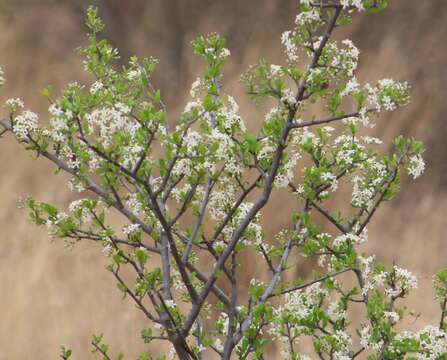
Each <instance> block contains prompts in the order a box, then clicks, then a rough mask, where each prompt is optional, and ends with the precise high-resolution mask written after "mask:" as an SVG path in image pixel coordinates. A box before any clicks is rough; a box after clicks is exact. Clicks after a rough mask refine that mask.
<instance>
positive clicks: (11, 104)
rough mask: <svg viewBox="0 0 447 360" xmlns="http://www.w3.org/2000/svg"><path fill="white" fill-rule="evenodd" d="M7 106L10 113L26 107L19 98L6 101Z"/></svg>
mask: <svg viewBox="0 0 447 360" xmlns="http://www.w3.org/2000/svg"><path fill="white" fill-rule="evenodd" d="M5 106H6V108H7V109H8V110H9V111H10V112H15V111H17V110H18V109H23V108H24V106H25V105H24V104H23V101H22V100H21V99H19V98H17V99H8V100H6V102H5Z"/></svg>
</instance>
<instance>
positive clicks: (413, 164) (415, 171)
mask: <svg viewBox="0 0 447 360" xmlns="http://www.w3.org/2000/svg"><path fill="white" fill-rule="evenodd" d="M407 170H408V174H410V175H411V176H412V177H413V179H417V178H418V177H419V176H421V175H422V173H423V172H424V170H425V162H424V159H423V158H422V156H421V155H413V156H412V157H410V160H409V164H408V168H407Z"/></svg>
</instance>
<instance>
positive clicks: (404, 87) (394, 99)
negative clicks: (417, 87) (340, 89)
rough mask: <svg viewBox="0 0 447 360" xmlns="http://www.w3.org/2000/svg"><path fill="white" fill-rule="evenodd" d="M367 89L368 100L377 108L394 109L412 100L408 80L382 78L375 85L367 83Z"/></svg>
mask: <svg viewBox="0 0 447 360" xmlns="http://www.w3.org/2000/svg"><path fill="white" fill-rule="evenodd" d="M365 90H366V91H367V93H368V101H369V102H370V103H371V104H372V105H373V106H374V107H375V108H376V109H377V110H382V109H384V110H385V111H394V110H396V109H397V108H398V107H399V106H403V105H406V104H408V102H409V101H410V97H409V94H408V91H409V85H408V83H407V82H403V83H401V82H398V81H395V80H393V79H382V80H379V82H378V84H377V86H375V87H373V86H371V85H370V84H366V85H365Z"/></svg>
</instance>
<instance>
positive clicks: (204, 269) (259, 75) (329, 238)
mask: <svg viewBox="0 0 447 360" xmlns="http://www.w3.org/2000/svg"><path fill="white" fill-rule="evenodd" d="M385 7H386V1H385V0H301V1H300V4H299V10H300V11H299V14H298V16H297V17H296V19H295V22H294V25H293V28H292V29H290V30H287V31H285V32H284V33H283V34H282V36H281V39H280V40H281V43H282V44H283V45H284V51H285V60H284V63H283V64H281V65H278V64H270V63H268V61H267V60H261V61H260V62H259V63H258V64H257V65H254V66H252V67H251V68H250V69H249V70H248V71H247V73H246V74H244V75H243V77H242V81H243V83H244V84H245V85H246V87H247V92H248V94H249V95H250V96H251V97H253V98H254V99H265V98H267V99H273V100H274V101H275V106H273V108H272V109H271V110H270V111H268V113H267V114H266V115H265V117H264V119H263V120H262V124H261V127H260V130H259V131H258V132H256V133H253V132H250V131H249V130H247V127H246V126H245V121H244V119H243V118H242V117H241V115H240V113H239V106H238V104H237V101H236V99H234V98H233V97H232V96H231V95H229V94H226V93H225V92H224V83H223V75H222V69H223V66H224V64H225V63H226V61H227V60H228V58H229V56H230V51H229V50H228V49H226V48H225V41H224V39H223V38H222V37H220V36H219V35H216V34H210V35H208V36H204V37H200V38H198V39H197V40H196V41H194V43H193V47H194V52H195V53H196V54H197V55H199V56H200V57H202V58H203V59H204V60H205V62H206V64H207V68H206V70H205V72H204V74H202V75H201V76H199V77H198V78H197V80H196V81H194V83H193V84H192V87H191V91H190V95H191V101H190V102H188V103H187V104H186V105H185V107H184V110H183V112H182V113H181V115H180V118H179V119H168V118H167V109H166V107H165V104H164V103H163V101H162V99H161V94H160V91H158V90H156V89H155V87H154V86H153V84H152V82H151V75H152V73H153V71H154V70H155V67H156V65H157V61H156V60H155V59H153V58H149V59H142V60H140V59H138V58H136V57H133V58H131V59H130V61H129V63H128V65H127V66H126V67H124V68H120V67H117V66H115V61H116V60H117V59H118V57H119V54H118V51H117V49H115V48H114V47H113V46H112V45H110V43H109V42H107V41H106V40H103V39H99V34H100V33H101V31H102V30H103V27H104V25H103V23H102V21H101V19H100V18H99V17H98V15H97V9H95V8H93V7H92V8H89V10H88V12H87V25H88V27H89V29H90V33H89V35H88V44H87V46H85V47H83V48H81V49H80V53H81V54H82V55H83V56H84V67H85V70H86V71H88V72H90V73H92V74H93V75H94V76H95V79H96V80H95V81H94V82H93V83H92V84H91V85H88V86H86V85H82V84H79V83H76V82H75V83H71V84H69V85H68V86H67V88H66V89H65V90H64V91H62V93H61V94H60V96H59V97H54V96H52V95H51V94H50V91H49V90H47V91H46V95H47V97H48V99H49V101H50V105H49V121H48V122H45V123H47V124H48V125H47V126H44V125H42V124H40V123H39V117H38V116H37V115H36V114H35V113H33V112H31V111H29V110H25V109H24V104H23V103H22V101H21V100H20V99H10V100H8V101H7V102H6V104H5V108H6V111H7V113H8V114H7V116H5V118H4V119H3V118H2V119H1V120H0V125H1V126H2V128H3V131H2V134H3V133H5V132H10V133H12V134H13V135H14V136H15V137H16V139H17V141H18V142H20V143H22V144H24V145H25V146H26V147H27V149H28V150H30V151H32V152H34V153H37V154H39V155H40V157H41V158H42V157H43V158H46V159H48V160H49V161H51V162H53V163H54V164H55V165H56V166H57V168H58V169H59V170H61V171H64V172H66V173H68V174H69V175H70V180H69V186H70V188H71V189H72V190H74V191H76V192H79V193H80V194H79V195H80V197H79V199H78V200H76V201H74V202H72V203H71V204H70V205H69V207H68V209H67V210H65V211H63V210H59V209H57V208H56V207H55V206H53V205H51V204H47V203H43V202H38V201H36V200H34V199H33V198H27V199H26V200H24V205H25V206H26V207H27V208H28V209H29V211H30V217H31V219H32V220H33V221H34V222H35V223H36V224H37V225H45V226H46V227H47V228H48V230H49V233H50V235H51V236H53V237H57V238H64V239H66V241H67V244H68V245H69V246H74V245H75V244H76V243H77V242H79V241H85V240H89V241H94V242H97V243H98V244H100V245H101V246H102V247H103V254H104V255H103V256H106V257H107V258H108V259H109V265H108V266H107V270H108V271H110V273H111V274H112V275H113V276H114V278H115V279H116V281H117V285H118V289H119V290H120V291H121V292H122V293H123V295H124V296H128V297H130V298H131V299H132V301H134V302H135V304H136V306H137V307H138V308H139V309H140V310H141V311H142V313H143V314H144V316H145V317H146V318H147V320H148V321H149V322H150V325H148V327H147V328H145V329H143V330H142V332H141V336H142V340H143V341H144V342H145V343H152V342H158V341H164V342H168V343H170V344H171V346H172V351H171V352H170V354H169V356H171V357H177V358H180V359H209V358H222V359H230V358H239V359H248V358H252V359H266V358H267V355H268V354H272V351H273V349H275V348H276V349H279V351H280V353H281V355H280V356H281V358H284V359H295V360H297V359H310V358H317V357H318V358H320V359H340V360H341V359H343V360H345V359H354V358H357V357H364V356H368V359H403V358H407V357H408V358H415V359H440V358H443V356H445V354H446V353H447V343H446V333H445V331H446V325H445V322H444V318H445V316H446V315H447V312H446V302H447V301H446V299H447V290H446V284H447V275H446V272H445V271H441V272H439V273H438V274H437V275H436V277H435V287H436V292H437V297H438V300H439V302H440V304H441V310H442V314H441V322H440V325H439V326H436V327H435V326H428V327H425V328H423V329H420V330H419V331H417V332H408V331H401V330H398V328H396V325H399V324H400V323H401V321H402V320H403V319H404V318H406V317H407V316H409V314H410V313H409V312H408V310H406V308H405V307H404V306H402V304H401V301H402V299H403V298H405V297H406V296H407V295H408V294H409V293H410V292H411V291H412V290H413V289H415V288H416V287H417V279H416V278H415V276H414V275H412V274H411V273H410V272H408V271H407V270H405V269H402V268H400V267H398V266H397V265H394V266H391V267H390V266H386V265H384V264H380V263H379V262H377V261H376V260H375V258H374V256H373V255H369V254H366V253H364V252H363V251H362V244H364V243H365V242H366V241H367V238H368V236H367V225H368V224H369V222H370V221H371V219H372V217H373V215H374V214H375V212H376V211H377V209H378V207H379V205H380V204H381V203H382V202H383V201H389V200H391V199H392V198H393V197H394V196H395V194H396V193H397V191H398V190H399V187H400V182H401V178H402V176H404V175H405V172H408V174H409V175H410V176H411V177H413V178H417V177H419V176H420V175H421V174H422V172H423V170H424V168H425V164H424V160H423V158H422V155H421V154H422V152H423V146H422V144H421V142H419V141H417V140H414V139H405V138H403V137H402V136H399V137H397V138H396V139H395V140H394V151H393V152H392V153H389V154H385V153H383V152H381V151H379V150H380V148H379V147H378V145H380V144H381V140H380V139H377V138H374V137H371V136H368V135H367V133H368V131H370V129H371V128H372V127H373V126H374V124H375V122H376V121H377V120H376V119H377V118H378V115H379V114H381V113H382V112H390V111H395V110H397V109H398V108H400V107H401V106H405V105H407V104H408V103H409V94H408V92H409V86H408V84H407V83H406V82H398V81H394V80H391V79H383V80H379V81H378V82H377V83H365V84H361V83H360V82H359V81H358V80H357V77H356V70H357V63H358V59H359V56H360V51H359V50H358V48H357V47H356V46H355V45H354V44H353V42H352V41H351V40H349V39H345V40H342V41H335V40H333V39H332V35H333V32H334V31H335V30H336V28H338V27H339V26H343V25H346V24H348V23H349V22H350V17H351V16H352V15H353V14H355V13H356V12H359V11H362V12H378V11H380V10H382V9H384V8H385ZM365 26H366V25H365ZM4 82H5V80H4V75H3V72H2V71H1V70H0V86H1V85H3V83H4ZM316 102H317V103H318V104H321V110H323V111H324V112H325V116H322V117H315V116H313V117H309V116H306V115H305V114H308V113H309V112H308V110H309V108H310V104H313V103H316ZM403 170H404V171H403ZM340 189H344V190H346V189H348V190H349V192H350V196H349V197H348V198H347V199H346V203H347V204H346V205H348V207H350V211H347V212H346V213H343V212H341V211H340V209H341V208H342V207H340V208H338V209H330V207H331V205H330V204H331V203H330V202H329V200H330V199H331V198H332V197H333V196H334V194H335V193H337V192H338V191H340ZM274 191H275V192H276V191H279V192H287V193H289V194H291V196H292V198H293V201H294V205H295V211H294V212H293V213H292V214H290V223H289V225H288V226H286V227H284V228H283V229H281V230H280V231H279V232H278V233H277V234H276V236H274V237H273V238H271V239H270V238H268V236H267V235H266V234H265V232H264V225H265V224H266V221H272V220H271V219H267V220H266V219H264V218H263V216H262V213H261V210H262V209H263V207H264V206H265V205H266V204H267V203H268V201H269V200H270V198H271V195H272V193H273V192H274ZM84 193H85V194H84ZM87 193H88V194H90V195H89V196H86V194H87ZM343 208H344V209H345V208H346V206H345V207H343ZM112 211H114V212H118V213H119V214H121V216H122V217H123V219H125V221H126V224H125V225H124V226H123V227H121V228H116V226H114V224H113V223H112V222H111V221H110V220H109V213H110V212H112ZM316 215H318V216H319V219H320V220H318V218H317V217H316ZM321 218H323V219H324V220H325V221H327V222H328V223H329V224H330V226H332V228H331V229H330V230H326V231H327V232H323V231H322V224H321ZM325 229H328V228H327V227H326V228H325ZM384 236H386V234H384ZM242 252H243V253H244V254H247V253H248V254H250V256H252V257H253V259H257V260H259V262H260V263H263V264H264V265H265V268H266V270H267V272H268V274H269V276H268V278H267V280H266V277H265V276H263V277H262V279H261V276H260V274H258V273H253V274H251V277H252V279H251V281H249V283H247V284H240V276H239V275H240V271H241V269H240V267H239V261H240V258H241V253H242ZM292 254H293V255H292ZM296 256H304V257H312V258H315V259H317V260H318V264H319V267H320V269H319V271H318V273H316V274H315V277H314V278H313V279H306V280H304V279H299V278H296V277H294V276H293V274H296V272H295V271H294V264H296V260H293V261H291V259H292V258H294V259H296ZM203 259H207V260H206V261H202V260H203ZM123 268H130V269H131V270H132V271H133V274H134V277H133V278H132V279H130V278H129V277H123V276H122V272H121V271H122V269H123ZM244 271H245V272H246V271H249V270H247V269H244ZM264 275H265V274H264ZM286 275H287V276H286ZM286 279H291V280H286ZM353 304H355V305H356V306H357V308H358V305H362V306H363V313H362V314H363V315H362V316H363V317H362V318H361V321H360V322H359V323H357V322H355V323H354V322H353V321H352V319H351V315H352V311H351V310H352V307H353ZM213 305H215V306H213ZM399 329H400V328H399ZM305 338H307V339H308V340H310V343H311V344H312V345H313V347H312V349H313V350H312V351H310V350H311V349H309V348H308V349H307V350H306V351H307V353H304V350H303V348H302V347H301V345H300V342H301V341H302V340H303V339H305ZM104 341H105V340H104V339H103V337H102V336H94V338H93V341H92V346H93V348H94V351H95V352H97V353H99V354H100V355H101V356H102V357H103V358H104V359H111V358H112V355H111V354H110V353H109V350H108V346H107V345H106V344H105V342H104ZM71 353H72V352H71V350H70V349H68V348H67V347H65V346H64V347H62V350H61V357H62V358H63V359H68V358H69V357H70V356H71ZM120 356H121V355H120ZM119 358H121V357H119ZM153 358H154V357H152V356H151V355H150V353H149V352H145V353H142V354H141V356H140V357H139V359H140V360H144V359H147V360H148V359H153ZM165 358H166V357H159V358H158V359H165ZM275 358H278V357H277V356H276V357H275Z"/></svg>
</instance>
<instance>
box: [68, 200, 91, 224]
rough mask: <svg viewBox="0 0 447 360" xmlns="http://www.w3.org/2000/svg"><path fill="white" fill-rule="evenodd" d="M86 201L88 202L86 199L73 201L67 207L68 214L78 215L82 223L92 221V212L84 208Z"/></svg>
mask: <svg viewBox="0 0 447 360" xmlns="http://www.w3.org/2000/svg"><path fill="white" fill-rule="evenodd" d="M86 201H88V199H79V200H75V201H72V202H71V203H70V205H69V206H68V210H69V211H70V213H72V214H76V215H79V217H80V220H81V221H82V222H90V221H91V220H92V219H93V214H92V212H91V211H89V210H88V209H87V208H86V207H85V202H86Z"/></svg>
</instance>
